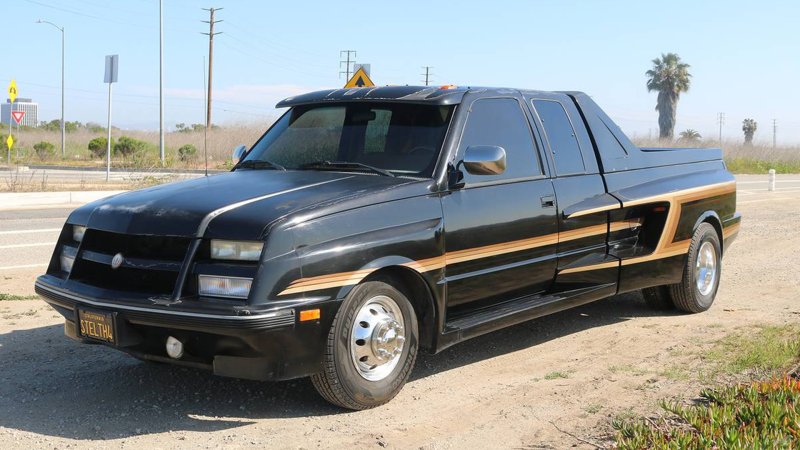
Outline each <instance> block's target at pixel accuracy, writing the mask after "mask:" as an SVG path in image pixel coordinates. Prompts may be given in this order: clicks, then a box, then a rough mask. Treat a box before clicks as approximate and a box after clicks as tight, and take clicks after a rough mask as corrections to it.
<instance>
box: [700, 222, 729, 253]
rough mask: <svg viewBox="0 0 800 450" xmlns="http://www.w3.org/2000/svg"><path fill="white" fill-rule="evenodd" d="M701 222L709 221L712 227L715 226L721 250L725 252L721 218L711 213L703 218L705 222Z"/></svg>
mask: <svg viewBox="0 0 800 450" xmlns="http://www.w3.org/2000/svg"><path fill="white" fill-rule="evenodd" d="M701 223H708V224H711V226H712V227H714V230H716V231H717V238H718V239H719V250H720V252H724V249H723V248H722V246H723V241H724V240H723V239H722V224H720V223H719V219H718V218H717V217H716V216H713V215H709V216H708V217H706V218H705V219H703V222H701Z"/></svg>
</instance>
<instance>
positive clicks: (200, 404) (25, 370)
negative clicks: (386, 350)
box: [0, 187, 800, 449]
mask: <svg viewBox="0 0 800 450" xmlns="http://www.w3.org/2000/svg"><path fill="white" fill-rule="evenodd" d="M741 189H742V188H741V187H740V190H741ZM798 200H800V192H797V191H786V192H780V193H771V194H767V193H764V192H750V193H748V192H741V195H740V196H739V203H740V206H739V210H740V211H741V212H742V213H743V214H744V221H743V224H742V228H741V233H740V235H739V238H738V240H737V242H736V243H735V244H734V245H733V246H732V247H731V248H730V249H729V251H727V253H726V255H725V260H724V270H723V277H722V285H721V288H720V291H719V294H718V296H717V300H716V303H715V304H714V306H713V307H712V309H711V310H710V311H708V312H706V313H703V314H698V315H681V314H676V313H661V312H654V311H651V310H649V309H648V308H647V307H646V306H645V305H644V302H643V301H642V299H641V296H640V295H639V294H627V295H622V296H619V297H615V298H613V299H608V300H604V301H599V302H596V303H593V304H590V305H585V306H583V307H580V308H577V309H573V310H569V311H565V312H562V313H559V314H555V315H552V316H549V317H545V318H541V319H537V320H534V321H531V322H528V323H525V324H522V325H518V326H515V327H512V328H509V329H506V330H502V331H499V332H496V333H492V334H489V335H486V336H482V337H479V338H476V339H473V340H471V341H468V342H465V343H463V344H460V345H457V346H455V347H453V348H450V349H448V350H447V351H445V352H443V353H441V354H439V355H435V356H429V355H423V356H421V357H420V358H419V359H418V363H417V366H416V368H415V369H414V372H413V374H412V376H411V380H410V382H409V383H408V385H407V386H406V387H405V389H404V390H403V391H402V392H401V393H400V395H399V396H398V397H397V398H396V399H395V400H393V401H392V402H391V403H389V404H388V405H386V406H383V407H381V408H377V409H374V410H371V411H363V412H347V411H342V410H338V409H336V408H334V407H332V406H329V405H328V404H326V403H325V402H324V401H323V400H321V398H319V397H318V396H317V394H316V393H315V391H314V389H313V387H312V386H311V384H310V383H309V382H308V381H306V380H298V381H291V382H282V383H258V382H249V381H240V380H233V379H225V378H218V377H214V376H212V375H209V374H207V373H204V372H198V371H195V370H190V369H183V368H175V367H171V366H166V365H153V364H145V363H142V362H139V361H137V360H134V359H132V358H130V357H128V356H126V355H124V354H121V353H118V352H116V351H113V350H111V349H108V348H104V347H101V346H89V345H79V344H76V343H74V342H72V341H70V340H68V339H66V338H65V337H64V336H63V331H62V325H61V323H62V320H61V318H60V316H58V315H57V314H56V313H55V312H54V311H52V310H50V309H49V308H48V307H47V306H45V305H44V304H43V302H41V301H37V300H23V301H3V302H0V363H2V368H1V369H0V442H2V443H3V444H2V446H3V447H4V448H56V447H58V448H66V447H73V448H75V447H79V448H101V447H102V448H109V447H121V448H142V447H147V448H217V447H225V448H246V447H271V448H272V447H274V448H326V449H327V448H353V447H358V448H371V447H372V448H380V447H389V448H425V449H439V448H442V449H446V448H557V449H561V448H569V447H577V448H593V447H594V446H595V444H596V445H597V446H608V445H609V444H610V443H611V440H610V439H611V437H612V436H613V430H612V428H611V425H610V423H611V420H612V419H613V418H615V417H623V416H630V415H631V414H637V415H639V414H644V415H652V414H655V413H657V412H658V410H659V407H658V405H657V402H658V401H659V400H660V399H664V398H673V397H674V398H681V399H691V398H694V397H696V395H697V393H698V390H699V389H700V388H701V387H702V386H703V383H704V382H707V380H706V381H701V380H702V378H703V377H702V376H700V375H701V372H702V370H703V368H704V364H705V362H704V361H703V359H702V357H701V355H702V351H703V349H705V348H708V347H709V346H710V345H711V344H712V343H713V342H714V341H715V340H717V339H719V338H721V337H722V336H724V335H726V334H727V333H731V332H734V331H736V330H739V329H741V328H742V327H746V326H748V325H755V324H783V323H789V322H794V323H796V322H797V321H798V318H800V303H798V296H799V295H798V294H800V278H798V277H797V275H796V270H795V269H794V267H795V264H796V261H797V253H798V250H800V233H798V232H797V223H798V220H800V213H798V209H797V204H798ZM4 275H5V277H7V278H6V279H5V280H4V281H3V284H4V286H14V287H19V289H21V290H20V291H18V292H13V293H15V294H30V284H28V283H27V282H20V281H19V280H20V279H23V280H29V278H31V277H32V275H27V274H10V273H6V274H4Z"/></svg>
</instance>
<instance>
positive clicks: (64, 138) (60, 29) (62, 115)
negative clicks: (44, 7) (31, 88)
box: [36, 19, 67, 158]
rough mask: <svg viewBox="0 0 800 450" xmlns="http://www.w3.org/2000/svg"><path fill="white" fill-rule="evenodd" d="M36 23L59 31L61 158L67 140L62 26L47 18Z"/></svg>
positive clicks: (64, 155)
mask: <svg viewBox="0 0 800 450" xmlns="http://www.w3.org/2000/svg"><path fill="white" fill-rule="evenodd" d="M36 23H46V24H48V25H52V26H54V27H55V28H56V29H57V30H58V31H60V32H61V157H62V158H63V157H66V156H67V145H66V142H67V141H66V134H65V131H66V123H65V122H64V40H65V36H64V27H59V26H58V25H56V24H54V23H53V22H48V21H47V20H42V19H39V20H37V21H36Z"/></svg>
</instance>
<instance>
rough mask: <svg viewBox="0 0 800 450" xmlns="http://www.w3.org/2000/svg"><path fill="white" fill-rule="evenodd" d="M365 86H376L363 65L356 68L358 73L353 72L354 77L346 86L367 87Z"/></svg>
mask: <svg viewBox="0 0 800 450" xmlns="http://www.w3.org/2000/svg"><path fill="white" fill-rule="evenodd" d="M365 86H375V83H373V82H372V80H371V79H370V78H369V75H367V72H365V71H364V68H363V67H359V68H358V70H356V73H354V74H353V77H352V78H350V80H348V81H347V84H345V85H344V87H346V88H354V87H365Z"/></svg>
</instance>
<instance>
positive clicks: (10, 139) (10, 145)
mask: <svg viewBox="0 0 800 450" xmlns="http://www.w3.org/2000/svg"><path fill="white" fill-rule="evenodd" d="M6 145H8V149H9V150H11V147H13V146H14V138H13V137H11V135H10V134H9V135H8V139H6Z"/></svg>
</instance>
